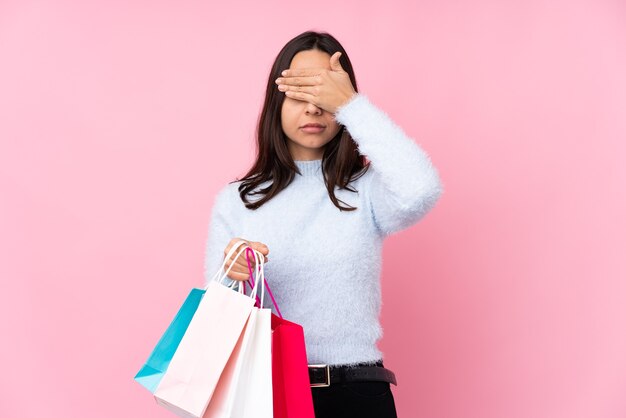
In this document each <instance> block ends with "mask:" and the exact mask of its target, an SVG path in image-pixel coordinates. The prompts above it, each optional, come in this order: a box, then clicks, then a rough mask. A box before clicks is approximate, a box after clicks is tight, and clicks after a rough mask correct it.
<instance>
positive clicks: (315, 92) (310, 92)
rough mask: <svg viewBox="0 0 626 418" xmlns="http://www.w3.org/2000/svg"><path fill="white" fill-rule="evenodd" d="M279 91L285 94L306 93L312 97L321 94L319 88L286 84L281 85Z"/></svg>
mask: <svg viewBox="0 0 626 418" xmlns="http://www.w3.org/2000/svg"><path fill="white" fill-rule="evenodd" d="M278 90H280V91H282V92H284V93H285V94H287V92H288V91H289V92H300V93H306V94H308V95H310V96H317V95H318V94H319V87H317V86H287V85H285V84H281V85H279V86H278ZM290 97H291V96H290Z"/></svg>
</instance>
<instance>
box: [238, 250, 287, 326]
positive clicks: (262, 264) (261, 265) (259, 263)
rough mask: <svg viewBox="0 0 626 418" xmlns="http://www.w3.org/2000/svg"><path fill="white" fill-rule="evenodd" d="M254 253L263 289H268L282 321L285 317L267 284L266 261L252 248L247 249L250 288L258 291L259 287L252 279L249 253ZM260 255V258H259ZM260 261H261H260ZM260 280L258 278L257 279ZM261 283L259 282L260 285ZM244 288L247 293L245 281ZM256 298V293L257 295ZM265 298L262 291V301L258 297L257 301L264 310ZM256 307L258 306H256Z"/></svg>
mask: <svg viewBox="0 0 626 418" xmlns="http://www.w3.org/2000/svg"><path fill="white" fill-rule="evenodd" d="M248 250H249V251H251V252H253V254H254V256H255V260H257V266H258V268H259V270H260V276H261V279H260V280H259V281H260V282H261V283H262V284H263V285H264V286H263V288H264V289H265V288H267V291H268V293H269V294H270V297H271V298H272V303H273V305H274V306H275V307H276V312H277V313H278V316H280V318H281V319H283V315H282V314H281V313H280V309H278V304H277V303H276V299H274V294H273V293H272V289H270V285H269V284H268V283H267V280H266V279H265V261H263V260H264V256H263V254H261V253H260V252H258V251H256V250H253V249H252V248H250V247H248V248H246V260H247V261H248V271H249V273H250V279H249V280H250V286H252V287H254V289H256V287H257V285H256V284H255V283H254V280H253V279H252V276H253V273H252V266H251V265H250V258H249V257H248V254H249V251H248ZM259 254H260V257H259V256H258V255H259ZM259 259H260V260H259ZM257 278H258V277H257ZM258 283H259V282H257V284H258ZM243 286H244V293H245V287H246V283H245V281H244V283H243ZM255 296H256V293H255ZM264 296H265V292H264V291H262V293H261V300H260V301H259V298H258V296H257V298H256V300H257V304H259V303H260V306H259V308H261V309H262V308H263V297H264ZM255 306H256V304H255Z"/></svg>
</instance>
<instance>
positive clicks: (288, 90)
mask: <svg viewBox="0 0 626 418" xmlns="http://www.w3.org/2000/svg"><path fill="white" fill-rule="evenodd" d="M340 56H341V52H335V53H334V54H333V55H332V57H330V68H331V69H330V70H327V69H326V68H292V69H287V70H285V71H283V72H282V77H278V78H277V79H276V84H278V89H279V90H281V91H284V92H285V95H287V97H289V98H291V99H296V100H303V101H306V102H310V103H313V104H314V105H315V106H317V107H320V108H322V109H324V110H326V111H327V112H331V113H333V114H334V113H335V112H336V111H337V109H338V108H339V107H341V106H342V105H343V104H345V103H346V102H348V101H349V100H350V99H351V98H352V96H353V95H354V94H355V93H356V91H355V90H354V87H353V86H352V82H351V81H350V75H349V74H348V73H347V72H346V71H344V69H343V67H341V64H340V63H339V57H340Z"/></svg>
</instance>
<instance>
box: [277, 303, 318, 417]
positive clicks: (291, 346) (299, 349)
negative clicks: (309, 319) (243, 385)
mask: <svg viewBox="0 0 626 418" xmlns="http://www.w3.org/2000/svg"><path fill="white" fill-rule="evenodd" d="M272 389H273V392H274V417H276V418H315V412H314V409H313V394H312V393H311V381H310V379H309V367H308V362H307V357H306V347H305V344H304V329H303V328H302V326H301V325H298V324H296V323H295V322H290V321H287V320H286V319H284V318H282V317H279V316H277V315H274V314H273V313H272Z"/></svg>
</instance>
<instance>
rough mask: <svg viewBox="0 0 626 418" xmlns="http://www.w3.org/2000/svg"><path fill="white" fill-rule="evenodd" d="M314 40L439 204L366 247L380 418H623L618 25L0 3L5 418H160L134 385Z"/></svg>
mask: <svg viewBox="0 0 626 418" xmlns="http://www.w3.org/2000/svg"><path fill="white" fill-rule="evenodd" d="M309 29H313V30H321V31H328V32H330V33H331V34H333V35H334V36H336V37H337V38H338V40H339V41H340V42H342V44H343V45H344V46H345V48H346V49H347V51H348V54H349V56H350V58H351V59H352V62H353V65H354V67H355V71H356V75H357V81H358V87H359V89H360V91H362V92H363V93H365V94H367V95H368V97H370V99H371V100H372V101H373V102H374V103H375V104H376V105H378V106H379V107H380V108H382V109H384V110H385V111H386V112H387V113H388V114H389V115H390V116H391V117H392V118H393V120H394V121H396V122H397V123H398V124H400V125H401V126H402V127H403V128H404V129H405V131H406V132H407V133H408V134H409V135H410V136H411V137H412V138H414V139H415V141H416V142H417V143H419V144H420V145H421V146H422V147H423V148H424V149H425V150H426V151H427V152H428V153H429V154H430V156H431V158H432V160H433V162H434V164H435V165H436V166H437V168H438V169H439V171H440V174H441V177H442V180H443V183H444V184H445V186H446V192H445V194H444V197H443V198H442V199H441V200H440V201H439V203H438V205H437V207H436V208H435V209H434V210H433V211H432V212H431V213H429V214H428V215H427V216H426V217H425V218H424V219H423V220H422V221H421V222H419V223H418V224H417V225H415V226H413V227H412V228H410V229H408V230H405V231H403V232H401V233H399V234H397V235H395V236H392V237H391V238H389V239H388V240H387V241H386V243H385V248H384V267H383V270H384V271H383V276H382V289H383V312H382V323H383V327H384V338H383V339H382V340H381V341H380V348H381V349H382V350H383V352H384V355H385V365H386V366H387V367H388V368H390V369H392V370H394V371H395V373H396V376H397V379H398V384H399V385H398V386H397V387H395V386H392V390H393V392H394V396H395V399H396V404H397V408H398V412H399V416H401V417H429V418H444V417H446V418H448V417H464V418H465V417H467V418H502V417H506V418H531V417H532V418H554V417H567V418H583V417H593V418H618V417H624V416H626V396H624V393H625V391H626V355H625V353H626V282H625V280H626V267H625V265H624V255H625V254H624V253H625V249H626V242H625V241H626V222H625V221H624V217H623V216H624V213H625V212H626V198H625V195H624V192H625V190H626V187H625V186H626V169H625V167H624V160H625V155H626V147H625V146H624V140H625V138H626V123H625V120H626V76H625V75H626V43H625V42H624V40H625V39H626V5H625V4H624V3H623V2H621V1H598V0H588V1H581V0H568V1H565V0H554V1H538V0H523V1H522V0H520V1H496V0H493V1H487V0H484V1H482V0H480V1H473V2H472V1H468V2H459V1H438V2H434V1H429V2H405V1H385V2H366V1H340V2H330V1H325V0H321V1H318V2H314V3H297V4H296V3H293V2H278V1H266V2H252V1H249V2H240V1H231V2H222V3H215V2H208V1H205V2H200V1H99V2H97V1H92V2H82V1H27V0H20V1H7V0H4V1H2V2H0V196H1V199H2V201H1V204H0V257H1V262H0V278H1V283H2V284H1V288H0V298H1V299H0V315H1V318H2V319H1V322H0V324H1V329H0V331H1V334H0V335H1V337H2V343H1V344H0V359H1V360H2V379H0V416H2V417H7V418H13V417H86V416H89V417H93V418H98V417H168V416H172V415H171V414H170V413H169V412H167V411H165V410H164V409H163V408H162V407H159V406H158V405H157V404H156V403H155V401H154V399H153V398H152V396H151V395H150V393H149V392H147V391H146V390H145V389H144V388H143V387H141V386H140V385H139V384H138V383H136V382H135V381H134V380H133V377H134V375H135V373H136V372H137V371H138V370H139V368H140V367H141V365H142V364H143V362H144V361H145V360H146V358H147V356H148V355H149V353H150V352H151V350H152V348H153V347H154V344H155V343H156V342H157V341H158V339H159V338H160V336H161V334H162V332H163V331H164V330H165V327H166V326H167V325H168V324H169V322H170V321H171V319H172V318H173V315H174V314H175V313H176V311H177V310H178V308H179V306H180V304H181V303H182V301H183V299H184V297H185V296H186V295H187V294H188V292H189V290H190V289H191V288H192V287H194V286H196V287H197V286H201V285H202V283H203V277H202V268H203V252H204V246H205V242H206V239H207V228H208V221H209V215H210V211H211V207H212V204H213V199H214V196H215V193H216V192H217V190H218V189H219V188H221V187H222V186H223V185H225V184H226V182H228V181H231V180H234V179H235V178H236V177H241V176H242V175H243V174H245V172H246V171H247V169H248V168H249V166H250V164H251V163H252V161H253V158H254V153H255V150H254V142H253V141H254V129H255V123H256V121H257V118H258V114H259V111H260V109H261V103H262V99H263V94H264V91H265V86H266V83H267V78H268V75H269V70H270V65H271V64H272V62H273V59H274V58H275V56H276V54H277V53H278V51H279V50H280V48H282V46H283V45H284V44H285V43H286V42H287V41H288V40H289V39H291V38H292V37H294V36H296V35H298V34H299V33H301V32H303V31H305V30H309Z"/></svg>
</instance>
